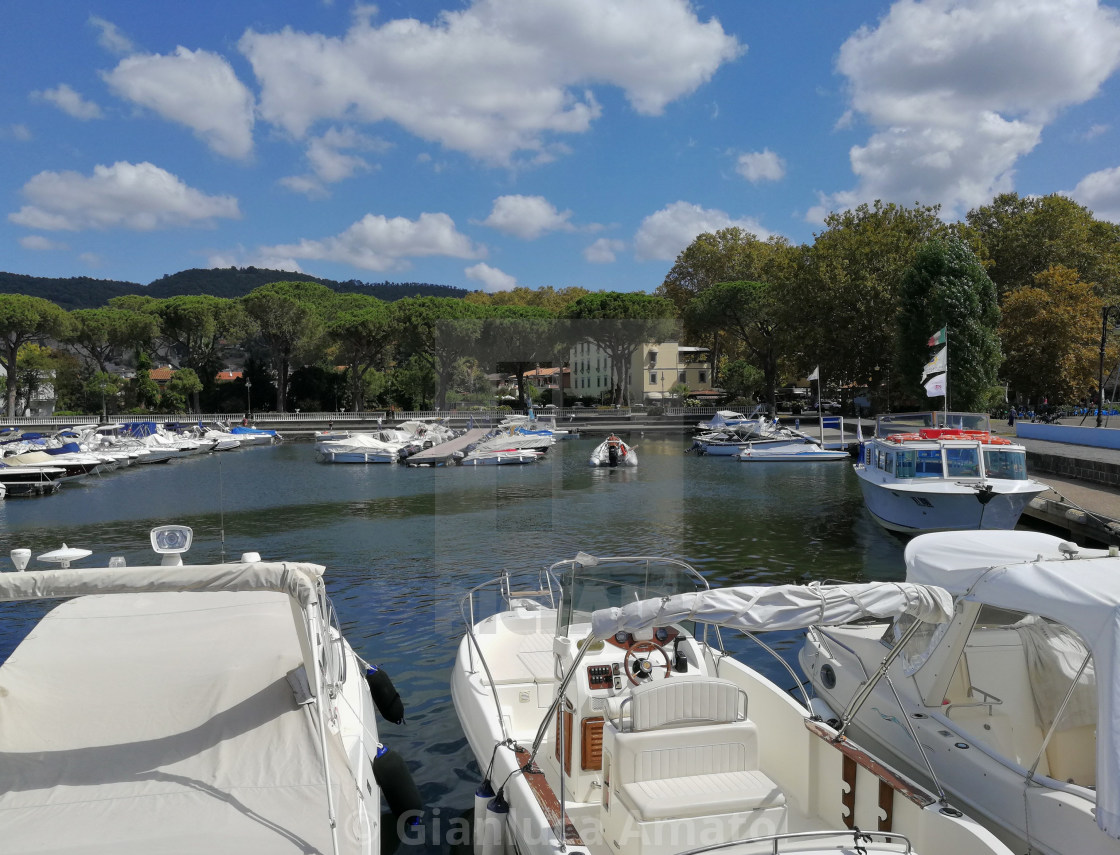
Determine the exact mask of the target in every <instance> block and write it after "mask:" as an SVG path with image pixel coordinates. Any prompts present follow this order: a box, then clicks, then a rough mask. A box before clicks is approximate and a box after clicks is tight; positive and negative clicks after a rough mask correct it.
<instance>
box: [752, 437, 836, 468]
mask: <svg viewBox="0 0 1120 855" xmlns="http://www.w3.org/2000/svg"><path fill="white" fill-rule="evenodd" d="M735 459H736V460H738V461H739V462H740V463H766V462H767V461H769V462H771V463H815V462H820V461H822V460H851V459H852V458H851V455H850V454H848V452H846V451H843V450H840V449H829V448H822V447H821V446H820V445H818V444H817V443H815V442H794V443H786V444H776V445H771V444H770V443H768V442H750V443H747V447H746V448H743V449H740V450H739V452H738V453H737V454H736V455H735Z"/></svg>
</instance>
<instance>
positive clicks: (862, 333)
mask: <svg viewBox="0 0 1120 855" xmlns="http://www.w3.org/2000/svg"><path fill="white" fill-rule="evenodd" d="M938 212H939V208H938V207H937V206H916V207H914V208H903V207H900V206H898V205H895V204H893V203H889V204H884V203H883V202H881V201H876V202H875V203H874V205H870V206H869V205H866V204H865V205H859V206H858V207H856V208H854V209H852V210H850V211H843V212H841V213H834V214H830V215H829V216H828V217H827V218H826V219H825V225H826V227H827V228H826V229H825V231H823V232H822V233H820V234H818V235H817V236H816V239H815V240H814V242H813V245H812V247H810V248H808V250H807V251H806V252H805V253H804V254H803V256H802V258H801V264H800V267H799V271H798V275H797V277H796V280H795V283H794V285H793V287H791V288H789V289H788V290H787V291H786V296H785V302H784V305H785V308H786V311H787V313H788V317H789V320H788V327H787V329H788V331H789V333H790V336H789V340H790V341H793V342H796V343H797V346H796V349H791V352H790V353H789V354H788V355H789V356H790V358H791V359H792V361H794V362H796V363H797V364H799V365H801V366H811V365H817V364H819V365H821V366H827V368H825V369H824V371H825V372H826V373H827V376H828V378H829V379H830V380H832V381H833V382H836V383H839V384H840V385H848V384H853V383H854V384H859V385H866V386H868V387H869V389H870V390H871V394H872V395H873V396H878V395H880V394H881V392H880V390H881V387H882V383H883V378H884V377H885V376H886V375H887V374H889V373H891V368H892V366H893V364H894V357H895V353H894V346H895V341H896V338H897V319H898V311H899V292H900V288H901V285H902V274H903V272H904V271H905V270H906V268H907V267H909V266H910V264H911V263H912V262H913V260H914V257H915V255H916V254H917V251H918V248H919V247H921V246H922V245H923V244H925V243H926V242H927V241H929V240H931V239H932V238H934V237H938V236H941V235H945V234H946V233H947V231H948V228H947V226H946V225H945V224H944V223H943V222H941V219H940V218H939V216H938Z"/></svg>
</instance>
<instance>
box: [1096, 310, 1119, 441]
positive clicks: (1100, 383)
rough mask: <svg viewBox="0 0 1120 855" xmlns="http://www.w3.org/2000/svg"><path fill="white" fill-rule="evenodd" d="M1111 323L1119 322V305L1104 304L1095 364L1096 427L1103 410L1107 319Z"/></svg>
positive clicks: (1098, 425)
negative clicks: (1098, 358) (1098, 357)
mask: <svg viewBox="0 0 1120 855" xmlns="http://www.w3.org/2000/svg"><path fill="white" fill-rule="evenodd" d="M1109 317H1111V318H1112V323H1113V324H1117V323H1120V306H1105V307H1104V308H1102V309H1101V356H1100V362H1099V363H1098V365H1097V427H1100V426H1101V415H1102V412H1103V410H1104V346H1105V343H1106V342H1107V341H1108V319H1109Z"/></svg>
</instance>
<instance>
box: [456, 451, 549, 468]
mask: <svg viewBox="0 0 1120 855" xmlns="http://www.w3.org/2000/svg"><path fill="white" fill-rule="evenodd" d="M543 457H544V452H543V451H534V450H533V449H527V448H478V449H475V450H474V451H471V452H468V453H467V454H466V455H465V456H464V457H463V459H462V460H460V461H459V462H460V463H461V464H462V465H463V466H510V465H523V464H526V463H537V462H538V461H540V460H541V458H543Z"/></svg>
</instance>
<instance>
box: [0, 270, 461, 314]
mask: <svg viewBox="0 0 1120 855" xmlns="http://www.w3.org/2000/svg"><path fill="white" fill-rule="evenodd" d="M292 280H299V281H305V282H319V283H321V284H323V285H326V286H327V287H328V288H331V289H333V290H335V291H341V292H357V293H361V294H370V295H372V296H374V297H377V298H379V299H381V300H390V301H391V300H399V299H401V298H402V297H464V296H466V295H467V294H468V293H470V292H468V291H467V290H466V289H465V288H454V287H451V286H450V285H431V284H428V283H424V282H360V281H358V280H357V279H351V280H349V281H347V282H335V281H334V280H333V279H320V278H318V277H316V276H308V275H306V274H304V273H290V272H288V271H284V270H263V269H259V268H256V267H241V268H238V267H227V268H221V269H194V270H182V271H180V272H179V273H169V274H167V275H165V276H163V277H162V278H160V279H157V280H155V281H154V282H151V283H149V284H148V285H141V284H139V283H137V282H118V281H115V280H110V279H91V278H90V277H88V276H76V277H71V278H68V279H55V278H50V277H46V276H26V275H24V274H21V273H3V272H0V294H28V295H30V296H32V297H42V298H44V299H46V300H50V301H51V302H52V303H56V304H57V305H59V306H61V307H62V308H64V309H66V310H72V309H94V308H97V307H99V306H104V305H105V304H106V303H107V302H108V301H109V300H111V299H112V298H113V297H119V296H122V295H124V294H144V295H145V296H149V297H156V298H158V299H163V298H165V297H174V296H177V295H180V294H210V295H212V296H215V297H225V298H234V297H243V296H245V295H246V294H248V293H249V292H250V291H252V290H253V289H254V288H259V287H260V286H261V285H267V284H268V283H269V282H279V281H292Z"/></svg>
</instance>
